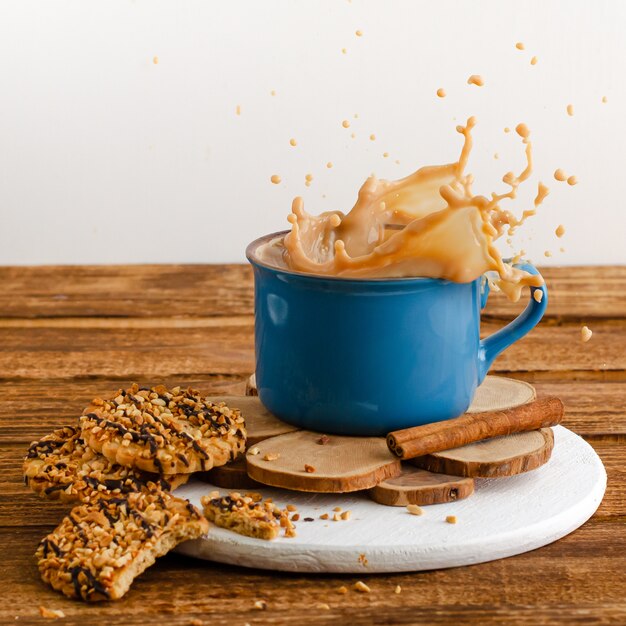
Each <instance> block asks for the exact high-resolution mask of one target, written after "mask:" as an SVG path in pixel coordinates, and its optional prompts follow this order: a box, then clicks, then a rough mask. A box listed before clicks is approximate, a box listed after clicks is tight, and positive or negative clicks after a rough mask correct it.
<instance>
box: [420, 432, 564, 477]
mask: <svg viewBox="0 0 626 626" xmlns="http://www.w3.org/2000/svg"><path fill="white" fill-rule="evenodd" d="M553 447H554V435H553V433H552V429H551V428H542V429H541V430H533V431H530V432H523V433H514V434H512V435H507V436H506V437H494V438H493V439H486V440H485V441H478V442H476V443H472V444H469V445H467V446H461V447H460V448H454V449H452V450H444V451H442V452H433V453H432V454H427V455H425V456H420V457H417V458H415V459H411V460H410V461H409V463H412V464H413V465H415V466H417V467H419V468H421V469H425V470H428V471H429V472H435V473H438V474H452V475H456V476H471V477H473V478H499V477H503V476H514V475H515V474H521V473H523V472H529V471H530V470H534V469H536V468H538V467H540V466H541V465H543V464H544V463H546V462H547V461H548V460H549V459H550V455H551V454H552V448H553Z"/></svg>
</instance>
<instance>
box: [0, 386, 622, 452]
mask: <svg viewBox="0 0 626 626" xmlns="http://www.w3.org/2000/svg"><path fill="white" fill-rule="evenodd" d="M245 379H246V375H234V376H217V375H216V376H211V375H206V376H204V377H201V376H188V377H186V376H180V377H176V376H175V377H171V376H169V377H165V378H164V379H162V381H163V383H164V384H165V385H167V386H173V385H176V384H182V385H184V386H189V385H190V386H192V387H194V388H196V389H199V390H200V391H202V392H203V393H206V394H207V395H213V394H215V395H217V394H220V395H221V394H228V393H234V394H242V393H243V391H244V386H245ZM127 382H129V380H125V381H120V380H118V379H111V378H101V379H93V380H92V379H57V378H53V377H50V378H44V379H41V380H40V379H35V380H29V379H24V380H15V381H12V382H5V383H2V384H0V393H1V394H2V402H1V403H0V443H2V442H15V443H21V444H27V443H30V442H31V441H33V440H34V439H35V438H37V437H39V436H41V435H43V434H44V433H46V432H49V431H51V430H52V429H54V428H58V427H59V426H62V425H64V424H68V423H71V422H72V421H73V420H75V419H76V418H77V417H78V415H80V413H81V412H82V409H83V408H84V407H85V406H87V404H88V403H89V401H91V400H92V399H93V398H94V397H96V396H102V395H106V394H107V393H109V392H110V391H113V390H115V389H117V388H118V387H119V386H120V385H122V384H125V383H127ZM137 382H139V383H141V384H142V385H148V384H152V383H154V382H155V380H154V379H147V378H145V377H143V376H141V377H139V379H138V381H137ZM534 385H535V386H536V388H537V392H538V393H539V394H540V395H542V394H544V395H555V396H557V397H559V398H561V399H562V401H563V403H564V404H565V417H564V420H563V425H564V426H566V427H567V428H570V429H571V430H573V431H574V432H577V433H578V434H580V435H584V436H586V437H599V436H605V435H607V436H621V437H624V436H626V381H616V382H604V381H598V380H582V381H567V380H565V381H542V380H539V381H535V382H534Z"/></svg>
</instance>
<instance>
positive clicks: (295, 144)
mask: <svg viewBox="0 0 626 626" xmlns="http://www.w3.org/2000/svg"><path fill="white" fill-rule="evenodd" d="M289 145H290V146H297V145H298V142H297V141H296V140H295V139H293V138H291V139H290V140H289Z"/></svg>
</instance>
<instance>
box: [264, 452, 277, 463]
mask: <svg viewBox="0 0 626 626" xmlns="http://www.w3.org/2000/svg"><path fill="white" fill-rule="evenodd" d="M279 458H280V454H278V452H268V453H267V454H266V455H265V456H264V457H263V460H264V461H275V460H276V459H279Z"/></svg>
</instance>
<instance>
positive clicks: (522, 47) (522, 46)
mask: <svg viewBox="0 0 626 626" xmlns="http://www.w3.org/2000/svg"><path fill="white" fill-rule="evenodd" d="M515 47H516V48H517V49H518V50H523V49H524V44H523V43H522V42H521V41H518V42H517V43H516V44H515Z"/></svg>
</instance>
